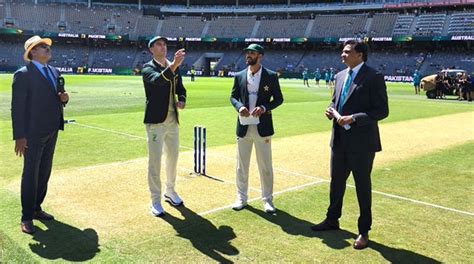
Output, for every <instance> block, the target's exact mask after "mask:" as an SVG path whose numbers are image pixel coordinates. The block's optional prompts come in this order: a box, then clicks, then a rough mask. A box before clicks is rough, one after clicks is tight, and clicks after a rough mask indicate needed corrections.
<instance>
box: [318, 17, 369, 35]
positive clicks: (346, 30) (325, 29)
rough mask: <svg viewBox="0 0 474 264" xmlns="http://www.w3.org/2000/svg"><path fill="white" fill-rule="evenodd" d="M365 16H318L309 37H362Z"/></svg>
mask: <svg viewBox="0 0 474 264" xmlns="http://www.w3.org/2000/svg"><path fill="white" fill-rule="evenodd" d="M366 22H367V15H366V14H364V15H318V16H315V18H314V26H313V28H312V30H311V33H310V36H309V37H314V38H324V37H359V36H361V35H364V27H365V25H366Z"/></svg>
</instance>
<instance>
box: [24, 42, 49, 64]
mask: <svg viewBox="0 0 474 264" xmlns="http://www.w3.org/2000/svg"><path fill="white" fill-rule="evenodd" d="M39 44H46V45H48V46H51V45H52V44H53V41H52V40H51V39H50V38H42V39H40V40H38V41H36V42H35V43H32V44H31V45H30V47H28V49H27V50H25V53H23V59H24V60H25V61H31V60H30V59H29V58H28V55H29V54H30V51H31V50H32V49H34V48H35V47H36V46H38V45H39Z"/></svg>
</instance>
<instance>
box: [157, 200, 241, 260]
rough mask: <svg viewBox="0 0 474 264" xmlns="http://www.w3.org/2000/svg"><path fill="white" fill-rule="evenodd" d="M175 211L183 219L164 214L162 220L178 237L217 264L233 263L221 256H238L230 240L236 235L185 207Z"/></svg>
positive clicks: (229, 228) (227, 228)
mask: <svg viewBox="0 0 474 264" xmlns="http://www.w3.org/2000/svg"><path fill="white" fill-rule="evenodd" d="M176 209H177V210H178V211H179V212H180V213H181V215H182V216H183V217H184V219H179V218H177V217H174V216H173V215H170V214H166V215H165V216H164V217H163V220H165V221H166V222H168V223H169V224H170V225H172V226H173V228H174V229H175V230H176V232H177V233H178V236H179V237H182V238H185V239H188V240H189V241H190V242H191V243H192V245H193V247H194V248H195V249H197V250H199V251H200V252H201V253H202V254H204V255H206V256H208V257H210V258H212V259H214V260H216V261H218V262H219V263H233V262H232V261H230V260H229V259H227V258H225V257H224V256H223V254H224V255H229V256H231V255H238V254H239V250H238V249H237V248H235V247H234V246H232V245H231V240H232V239H234V238H236V235H235V233H234V230H233V229H232V228H231V227H230V226H219V227H216V226H214V225H213V224H212V223H211V221H209V220H207V219H206V218H204V217H202V216H200V215H199V214H197V213H195V212H194V211H192V210H191V209H189V208H187V207H185V206H180V207H177V208H176Z"/></svg>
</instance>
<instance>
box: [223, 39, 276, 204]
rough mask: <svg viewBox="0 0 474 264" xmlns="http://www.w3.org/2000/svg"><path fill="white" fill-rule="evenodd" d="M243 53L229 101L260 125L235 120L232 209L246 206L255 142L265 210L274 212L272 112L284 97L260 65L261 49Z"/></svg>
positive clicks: (254, 46) (271, 74)
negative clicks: (235, 180) (235, 188)
mask: <svg viewBox="0 0 474 264" xmlns="http://www.w3.org/2000/svg"><path fill="white" fill-rule="evenodd" d="M244 51H246V55H245V57H246V63H247V65H248V67H247V68H246V69H245V70H243V71H240V72H238V73H237V74H236V75H235V78H234V86H233V87H232V93H231V96H230V101H231V103H232V105H233V106H234V108H235V110H236V111H237V112H238V113H239V115H241V116H244V117H248V116H250V115H252V116H255V117H259V119H260V123H259V124H258V125H242V124H240V121H239V119H237V177H236V178H237V200H236V202H235V203H234V205H233V206H232V208H233V209H234V210H241V209H243V208H244V207H245V206H246V205H247V198H248V196H247V192H248V178H249V165H250V154H251V153H252V146H253V144H254V143H255V152H256V155H257V164H258V170H259V173H260V182H261V187H262V199H263V205H264V210H265V212H267V213H273V212H275V207H274V205H273V201H272V200H273V166H272V148H271V136H272V135H273V133H274V131H273V121H272V112H271V111H272V110H273V109H275V108H276V107H278V106H279V105H281V104H282V103H283V95H282V93H281V90H280V84H279V82H278V75H277V73H275V72H273V71H270V70H268V69H266V68H264V67H263V66H262V65H261V62H262V59H263V54H264V49H263V47H262V46H260V45H258V44H250V45H249V46H248V47H247V48H245V49H244Z"/></svg>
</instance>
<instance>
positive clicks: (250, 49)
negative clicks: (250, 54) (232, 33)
mask: <svg viewBox="0 0 474 264" xmlns="http://www.w3.org/2000/svg"><path fill="white" fill-rule="evenodd" d="M244 51H255V52H257V53H260V54H263V52H262V51H260V50H257V49H252V48H245V49H244Z"/></svg>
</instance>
